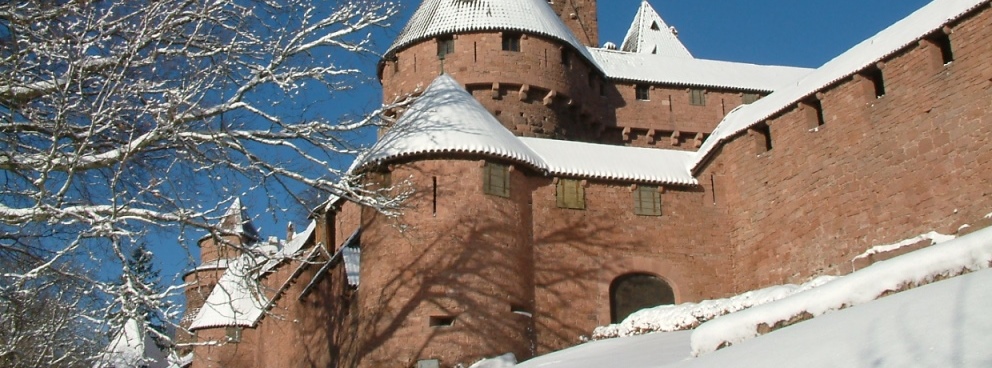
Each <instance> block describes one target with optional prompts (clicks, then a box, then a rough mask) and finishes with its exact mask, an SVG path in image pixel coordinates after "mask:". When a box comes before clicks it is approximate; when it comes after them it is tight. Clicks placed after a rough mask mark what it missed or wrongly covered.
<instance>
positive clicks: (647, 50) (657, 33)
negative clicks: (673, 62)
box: [620, 0, 692, 59]
mask: <svg viewBox="0 0 992 368" xmlns="http://www.w3.org/2000/svg"><path fill="white" fill-rule="evenodd" d="M620 50H623V51H627V52H636V53H642V54H657V55H664V56H670V57H679V58H689V59H691V58H692V54H690V53H689V50H688V49H686V48H685V45H683V44H682V41H679V37H678V33H677V32H676V31H675V28H673V27H670V26H668V24H667V23H665V20H664V19H661V16H660V15H658V12H657V11H655V10H654V8H653V7H651V4H649V3H648V1H647V0H643V1H641V7H640V9H637V15H636V16H634V22H633V23H631V24H630V30H628V31H627V36H626V37H624V38H623V44H622V45H621V46H620Z"/></svg>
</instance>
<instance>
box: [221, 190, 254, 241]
mask: <svg viewBox="0 0 992 368" xmlns="http://www.w3.org/2000/svg"><path fill="white" fill-rule="evenodd" d="M220 228H221V229H224V230H227V231H231V232H234V233H237V234H241V235H244V236H245V237H247V238H249V239H251V240H259V239H261V237H260V236H259V235H258V230H256V229H255V225H254V224H252V222H251V218H250V217H248V214H247V210H245V207H244V206H243V205H242V204H241V198H235V199H234V202H232V203H231V207H228V209H227V211H226V212H224V216H222V217H221V218H220Z"/></svg>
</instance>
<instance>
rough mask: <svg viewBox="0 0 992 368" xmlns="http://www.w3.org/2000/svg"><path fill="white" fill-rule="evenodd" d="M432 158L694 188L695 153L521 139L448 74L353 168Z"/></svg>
mask: <svg viewBox="0 0 992 368" xmlns="http://www.w3.org/2000/svg"><path fill="white" fill-rule="evenodd" d="M432 153H471V154H483V155H486V156H492V157H498V158H504V159H507V160H510V161H514V162H517V163H521V164H524V165H526V166H529V167H531V168H533V169H536V170H538V171H541V172H545V173H549V174H553V175H562V176H575V177H581V178H590V179H604V180H627V181H636V182H651V183H658V184H675V185H693V184H696V180H695V179H694V178H693V177H692V176H691V175H690V173H689V170H688V169H687V163H688V161H689V160H691V159H692V157H693V156H692V154H691V153H687V152H683V151H673V150H662V149H651V148H634V147H624V146H614V145H605V144H592V143H580V142H569V141H558V140H549V139H537V138H520V137H517V136H515V135H513V133H511V132H510V131H509V130H507V129H506V128H505V127H503V125H502V124H501V123H500V122H499V121H498V120H496V118H495V117H493V116H492V114H490V113H489V111H487V110H486V109H485V107H483V106H482V104H480V103H479V102H478V101H477V100H475V98H473V97H472V95H470V94H469V93H468V92H466V91H465V89H464V88H462V86H461V85H460V84H458V82H456V81H455V80H454V79H452V78H451V77H450V76H448V75H442V76H440V77H438V78H437V79H436V80H434V82H433V83H431V85H430V86H429V87H428V88H427V90H426V91H424V94H423V95H422V96H421V97H420V98H419V99H418V100H417V101H416V102H414V103H413V105H412V106H411V107H410V109H409V110H408V111H407V112H406V113H404V114H403V116H402V117H400V119H399V121H398V122H397V123H396V125H394V126H393V127H392V128H391V129H390V130H389V131H388V132H387V133H386V134H385V135H384V136H383V137H382V138H381V139H380V140H379V142H377V143H376V144H375V145H374V146H373V147H372V148H371V149H370V150H369V151H368V152H367V153H366V154H365V155H363V156H362V157H360V158H359V160H358V162H356V164H355V165H354V166H353V167H354V168H361V167H364V166H369V165H375V164H380V163H383V162H386V161H389V160H393V159H397V158H402V157H410V156H415V155H423V154H432Z"/></svg>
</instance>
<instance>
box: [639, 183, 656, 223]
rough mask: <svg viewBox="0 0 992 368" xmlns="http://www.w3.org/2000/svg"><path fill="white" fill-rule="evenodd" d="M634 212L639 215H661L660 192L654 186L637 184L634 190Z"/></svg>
mask: <svg viewBox="0 0 992 368" xmlns="http://www.w3.org/2000/svg"><path fill="white" fill-rule="evenodd" d="M634 213H635V214H638V215H641V216H661V193H659V192H658V187H655V186H644V185H639V186H637V190H635V191H634Z"/></svg>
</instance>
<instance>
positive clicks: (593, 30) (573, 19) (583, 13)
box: [548, 0, 599, 47]
mask: <svg viewBox="0 0 992 368" xmlns="http://www.w3.org/2000/svg"><path fill="white" fill-rule="evenodd" d="M548 5H551V9H554V11H555V14H558V16H560V17H561V20H562V21H563V22H565V25H567V26H568V28H569V29H571V30H572V34H574V35H575V37H576V38H578V39H579V41H582V43H583V44H585V45H586V46H592V47H598V46H599V17H598V15H597V8H596V0H551V1H548Z"/></svg>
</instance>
